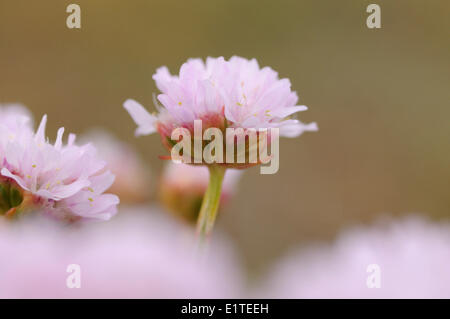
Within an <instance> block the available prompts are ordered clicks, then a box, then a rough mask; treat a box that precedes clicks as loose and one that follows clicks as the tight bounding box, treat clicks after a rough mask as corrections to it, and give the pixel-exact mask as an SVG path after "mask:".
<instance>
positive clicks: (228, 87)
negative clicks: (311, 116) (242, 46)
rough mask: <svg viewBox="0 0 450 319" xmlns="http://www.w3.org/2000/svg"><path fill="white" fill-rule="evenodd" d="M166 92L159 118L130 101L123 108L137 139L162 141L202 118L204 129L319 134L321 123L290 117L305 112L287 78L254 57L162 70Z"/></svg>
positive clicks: (162, 86) (209, 60) (156, 77)
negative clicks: (173, 72)
mask: <svg viewBox="0 0 450 319" xmlns="http://www.w3.org/2000/svg"><path fill="white" fill-rule="evenodd" d="M153 79H154V80H155V82H156V85H157V87H158V89H159V90H160V91H161V94H159V95H158V100H159V102H160V103H161V104H162V107H160V108H159V110H158V111H159V113H158V114H150V113H148V112H147V111H146V110H145V109H144V108H143V107H142V106H141V105H140V104H139V103H138V102H136V101H134V100H127V101H126V102H125V104H124V107H125V108H126V109H127V111H128V112H129V113H130V115H131V117H132V118H133V119H134V121H135V122H136V124H137V125H138V128H137V130H136V135H148V134H151V133H154V132H156V131H158V132H159V133H160V134H161V136H162V137H163V139H166V138H167V137H169V138H170V136H171V132H172V130H173V129H175V128H178V127H185V128H190V129H192V127H193V121H194V120H197V119H200V120H202V124H203V128H207V127H217V128H225V127H235V128H255V129H259V128H272V127H273V128H279V129H280V135H281V136H286V137H295V136H298V135H300V134H302V133H303V132H305V131H316V130H317V125H316V123H310V124H303V123H301V122H300V121H298V120H296V119H292V118H290V117H291V116H292V115H293V114H295V113H297V112H300V111H305V110H306V109H307V107H306V106H304V105H297V101H298V97H297V94H296V93H295V92H293V91H291V83H290V81H289V80H288V79H279V78H278V73H277V72H275V71H274V70H272V69H271V68H269V67H264V68H262V69H261V68H260V67H259V65H258V62H257V61H256V60H255V59H252V60H247V59H244V58H241V57H236V56H235V57H232V58H231V59H230V60H229V61H225V60H224V58H222V57H220V58H207V59H206V63H204V62H203V61H202V60H200V59H190V60H188V61H187V62H186V63H184V64H183V65H182V66H181V68H180V73H179V76H173V75H171V74H170V73H169V71H168V69H167V67H161V68H159V69H158V70H157V72H156V74H155V75H153Z"/></svg>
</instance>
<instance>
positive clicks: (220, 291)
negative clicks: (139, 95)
mask: <svg viewBox="0 0 450 319" xmlns="http://www.w3.org/2000/svg"><path fill="white" fill-rule="evenodd" d="M23 221H25V223H20V224H17V225H14V227H11V225H10V224H9V225H2V223H1V222H2V221H1V220H0V251H1V252H2V255H3V256H8V258H0V268H1V271H0V283H1V284H0V298H236V297H238V296H239V295H240V294H241V290H242V288H241V287H240V276H241V274H240V270H239V267H237V262H236V260H235V257H234V255H233V253H232V252H231V251H230V250H229V248H228V247H227V245H226V244H225V243H223V242H221V243H219V242H214V243H213V246H212V247H211V248H213V249H211V253H210V254H209V255H208V258H198V257H199V256H198V255H196V254H195V253H194V252H193V243H194V242H193V238H192V231H191V230H190V229H186V228H183V227H181V225H179V224H176V223H173V222H171V221H169V220H167V219H165V218H164V217H163V216H160V215H159V214H157V213H156V212H155V211H154V210H153V209H151V208H150V209H142V211H138V210H136V209H134V210H133V211H131V210H130V211H125V212H123V213H122V214H121V215H120V216H117V218H114V219H113V220H111V221H110V222H108V223H101V224H97V223H96V224H88V225H83V226H85V227H81V228H80V227H78V228H76V229H70V228H69V229H68V228H67V227H65V228H62V227H59V228H58V227H55V226H57V225H54V224H49V223H48V220H47V221H46V222H43V221H39V220H31V221H29V223H26V222H27V220H23ZM69 265H78V266H80V284H81V285H80V288H69V287H68V286H67V280H68V278H69V276H70V275H71V273H70V272H67V268H68V266H69ZM72 274H73V273H72Z"/></svg>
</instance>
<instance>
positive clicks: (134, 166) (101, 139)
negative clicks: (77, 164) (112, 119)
mask: <svg viewBox="0 0 450 319" xmlns="http://www.w3.org/2000/svg"><path fill="white" fill-rule="evenodd" d="M81 140H82V141H90V142H92V143H93V144H94V145H95V147H96V148H97V151H98V153H99V156H100V157H101V158H103V159H104V160H105V161H106V162H107V166H106V167H105V169H108V170H110V171H111V172H112V173H113V174H114V175H115V176H116V179H115V180H114V183H113V184H112V186H111V187H110V189H109V191H110V192H112V193H114V194H117V195H118V196H119V197H120V200H121V202H122V203H140V202H144V201H146V200H147V199H148V198H149V195H150V192H151V183H150V180H151V178H150V171H149V169H148V167H147V166H146V165H145V164H144V163H143V161H142V159H141V158H140V156H139V154H138V153H137V152H136V151H135V150H134V149H133V148H132V147H131V146H130V145H128V144H126V143H124V142H122V141H120V140H118V139H116V138H115V137H114V136H113V135H111V134H110V133H108V132H106V131H103V130H98V129H97V130H93V131H91V132H89V133H87V134H85V135H83V137H82V138H81Z"/></svg>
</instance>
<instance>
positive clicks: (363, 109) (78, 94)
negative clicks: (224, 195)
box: [0, 0, 450, 271]
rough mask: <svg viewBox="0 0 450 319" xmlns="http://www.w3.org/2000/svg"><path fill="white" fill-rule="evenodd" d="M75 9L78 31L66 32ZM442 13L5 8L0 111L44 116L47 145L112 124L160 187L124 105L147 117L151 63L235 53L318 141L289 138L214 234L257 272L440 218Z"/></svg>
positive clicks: (171, 5) (249, 179)
mask: <svg viewBox="0 0 450 319" xmlns="http://www.w3.org/2000/svg"><path fill="white" fill-rule="evenodd" d="M72 2H74V3H77V4H79V5H80V6H81V10H82V28H81V30H75V29H74V30H70V29H68V28H67V27H66V22H65V21H66V17H67V15H68V14H67V13H66V7H67V5H68V4H70V3H72ZM372 2H375V3H378V4H379V5H380V6H381V9H382V28H381V29H378V30H375V29H373V30H370V29H368V28H367V27H366V24H365V20H366V17H367V15H368V14H367V13H366V7H367V5H368V4H369V3H372ZM449 12H450V2H448V1H444V0H440V1H438V0H432V1H423V0H422V1H412V0H397V1H380V0H377V1H357V0H342V1H332V0H330V1H314V0H308V1H263V0H258V1H230V0H222V1H179V0H170V1H167V0H164V1H144V0H133V1H119V0H116V1H111V0H108V1H106V0H96V1H92V0H76V1H75V0H73V1H64V0H51V1H50V0H45V1H29V0H0V75H1V76H0V103H6V102H22V103H24V104H25V105H27V106H28V107H30V108H31V110H32V111H33V113H34V115H35V116H36V117H38V118H40V117H41V116H42V115H43V114H44V113H47V114H48V115H49V132H48V133H49V135H50V136H53V135H54V134H55V133H56V129H57V127H59V126H65V127H66V129H68V130H69V131H72V132H75V133H83V132H85V131H87V130H89V129H91V128H92V127H98V126H101V127H104V128H106V129H109V130H110V131H112V132H113V133H115V134H116V135H117V136H119V137H120V138H122V139H123V140H125V141H127V142H129V143H131V144H133V145H134V146H135V147H136V148H138V150H139V151H140V152H141V153H142V155H143V156H144V158H145V159H146V161H148V164H149V165H150V166H151V167H152V170H153V172H154V176H157V174H158V173H159V172H160V171H161V168H162V165H163V163H162V162H161V161H160V160H159V159H158V158H157V155H161V154H165V150H164V149H163V147H162V146H161V145H160V141H159V137H158V136H156V135H155V136H150V137H142V138H139V139H135V138H134V136H133V131H134V129H135V124H134V123H133V122H132V120H131V119H130V117H129V116H128V114H127V113H126V112H125V111H124V110H123V108H122V103H123V101H124V100H125V99H126V98H129V97H131V98H135V99H137V100H138V101H140V102H142V103H143V104H144V105H146V106H148V107H149V108H153V106H152V93H153V92H156V87H155V85H154V84H153V81H152V79H151V76H152V74H153V72H154V70H155V69H156V68H157V67H159V66H161V65H167V66H168V67H169V68H170V70H171V71H172V72H173V73H175V72H176V71H177V70H178V68H179V66H180V65H181V64H182V63H183V62H184V61H185V60H186V59H187V58H189V57H206V56H221V55H222V56H225V57H226V58H229V57H230V56H232V55H241V56H244V57H248V58H251V57H256V58H257V59H258V61H259V62H260V64H261V65H262V66H266V65H269V66H271V67H273V68H274V69H275V70H277V71H279V73H280V75H281V76H282V77H289V78H290V79H291V81H292V84H293V88H294V89H295V90H297V91H298V93H299V95H300V98H301V101H300V102H301V103H302V104H306V105H308V106H309V107H310V109H309V110H308V111H307V112H304V113H302V114H300V119H301V120H303V121H304V122H311V121H317V122H318V124H319V127H320V131H319V132H318V133H309V134H305V135H304V136H302V137H301V138H298V139H284V140H283V141H282V143H281V155H280V159H281V164H280V170H279V172H278V173H277V174H275V175H260V174H259V170H258V169H257V168H253V169H250V170H248V171H247V172H246V174H245V175H244V177H243V179H242V183H241V185H240V192H239V193H238V194H237V196H236V198H235V200H234V202H233V203H232V204H231V205H229V206H228V207H227V209H226V211H224V212H223V214H222V216H220V219H219V221H218V225H217V227H219V228H221V229H222V230H223V231H225V232H227V233H228V234H230V235H231V237H232V239H233V241H234V242H235V243H236V245H237V246H238V249H239V253H240V255H241V256H242V258H243V260H244V261H245V263H246V265H247V266H248V269H250V270H254V271H258V270H261V269H262V268H264V266H265V265H267V263H268V262H270V261H272V260H273V259H274V258H276V257H278V256H280V255H281V254H283V253H284V252H285V251H286V250H287V249H289V248H290V247H293V246H294V245H297V244H301V243H307V242H310V241H314V240H318V239H324V240H327V239H331V238H333V237H334V236H335V235H336V234H337V232H338V231H339V230H340V229H342V227H345V226H348V225H350V224H354V223H367V222H370V221H372V220H374V219H375V218H376V217H377V216H379V215H382V214H390V215H394V216H398V215H401V214H405V213H408V212H424V213H427V214H429V215H430V216H432V218H436V219H439V218H444V217H449V216H450V196H449V189H450V165H449V163H450V147H449V146H450V125H449V122H450V120H449V119H450V108H449V101H450V89H449V88H450V60H449V57H450V41H449V39H450V19H449V18H448V17H449ZM124 169H126V168H124ZM156 181H157V180H156V177H155V183H156ZM149 191H150V190H149ZM154 197H155V196H154Z"/></svg>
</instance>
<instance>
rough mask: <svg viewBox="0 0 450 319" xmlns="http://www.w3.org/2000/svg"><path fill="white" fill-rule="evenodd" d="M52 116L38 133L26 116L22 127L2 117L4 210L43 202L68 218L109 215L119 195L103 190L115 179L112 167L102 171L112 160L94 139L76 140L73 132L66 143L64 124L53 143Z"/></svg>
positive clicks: (12, 211)
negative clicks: (98, 149) (103, 155)
mask: <svg viewBox="0 0 450 319" xmlns="http://www.w3.org/2000/svg"><path fill="white" fill-rule="evenodd" d="M46 122H47V117H46V116H44V117H43V118H42V121H41V123H40V125H39V128H38V130H37V132H36V133H33V132H32V131H31V130H28V129H27V128H25V129H24V128H23V126H21V125H22V124H23V122H22V121H17V123H18V124H19V125H18V126H16V127H14V126H11V125H10V122H8V124H2V123H0V132H2V133H3V134H5V135H4V137H3V138H2V139H1V140H0V160H1V162H0V185H1V186H2V189H3V190H6V191H5V192H3V193H2V194H3V195H2V197H3V199H2V203H3V209H1V210H0V211H1V212H3V213H6V214H7V215H9V216H12V215H15V214H16V213H20V212H24V211H26V210H28V209H31V208H32V209H36V208H40V209H42V210H44V211H45V212H46V213H48V214H50V215H52V216H55V217H58V218H62V219H69V220H73V219H79V218H87V219H109V218H110V217H111V216H112V215H114V214H115V213H116V206H117V204H118V203H119V199H118V197H117V196H115V195H111V194H103V193H104V192H105V191H106V190H107V189H108V188H109V187H110V186H111V184H112V183H113V181H114V176H113V175H112V174H111V173H110V172H109V171H105V172H102V169H103V168H104V167H105V165H106V163H105V162H104V161H102V160H100V159H99V158H98V157H97V155H96V150H95V148H94V147H93V146H92V145H90V144H86V145H83V146H77V145H75V135H73V134H70V135H69V138H68V143H67V145H64V144H63V141H62V139H63V134H64V129H63V128H60V129H59V130H58V134H57V138H56V142H55V143H54V144H51V143H49V142H48V140H47V138H46V137H45V127H46ZM5 194H6V195H5ZM14 194H15V195H14ZM8 204H9V205H8Z"/></svg>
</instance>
